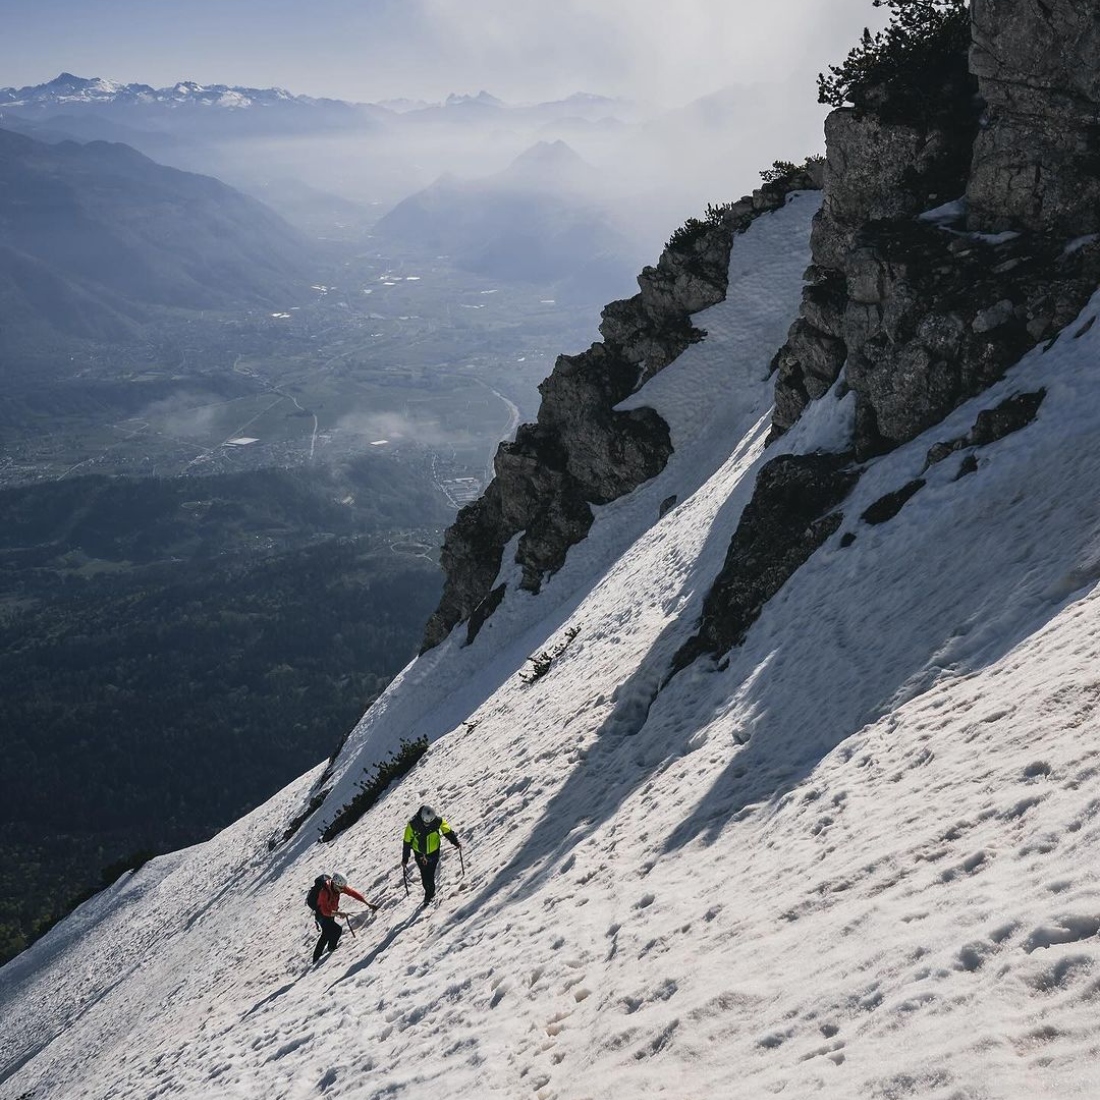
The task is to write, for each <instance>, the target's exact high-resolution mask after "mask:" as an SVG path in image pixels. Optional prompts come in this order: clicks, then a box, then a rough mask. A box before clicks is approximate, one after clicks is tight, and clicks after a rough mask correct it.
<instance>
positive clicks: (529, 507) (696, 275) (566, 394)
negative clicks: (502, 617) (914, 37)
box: [423, 172, 818, 649]
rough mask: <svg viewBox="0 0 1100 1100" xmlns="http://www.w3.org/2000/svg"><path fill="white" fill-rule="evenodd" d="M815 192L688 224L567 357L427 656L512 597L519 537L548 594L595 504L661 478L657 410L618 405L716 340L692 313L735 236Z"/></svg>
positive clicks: (523, 434) (455, 569) (504, 476)
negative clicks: (697, 346) (507, 570)
mask: <svg viewBox="0 0 1100 1100" xmlns="http://www.w3.org/2000/svg"><path fill="white" fill-rule="evenodd" d="M816 186H818V183H817V182H816V181H815V180H814V178H813V176H812V174H810V173H808V172H797V173H792V174H791V175H789V176H788V177H786V178H784V179H783V180H780V181H776V182H774V183H771V184H766V185H765V186H763V187H762V188H761V189H760V190H759V191H756V192H755V193H754V194H753V195H751V196H749V197H747V198H744V199H742V200H741V201H740V202H737V203H733V204H731V205H730V206H729V207H725V208H723V209H722V210H720V211H718V212H717V213H716V214H715V215H714V216H711V217H708V219H707V221H705V222H703V221H695V222H692V223H689V225H688V226H686V227H685V230H683V231H681V232H679V233H678V234H675V235H674V236H673V239H672V241H670V244H669V247H668V248H666V249H665V251H664V253H663V254H662V255H661V258H660V260H659V261H658V263H657V264H656V266H653V267H647V268H645V269H644V270H643V271H642V273H641V275H640V276H639V277H638V287H639V292H638V293H637V294H636V295H634V297H633V298H630V299H627V300H626V301H621V302H613V303H611V305H609V306H607V308H606V309H605V310H604V311H603V315H602V323H601V325H600V334H601V335H602V336H603V341H602V342H601V343H597V344H593V345H592V347H591V348H589V349H588V350H587V351H586V352H583V353H582V354H580V355H562V356H559V357H558V360H557V362H556V363H555V365H554V370H553V372H552V373H551V374H550V376H549V377H548V378H547V379H546V380H545V381H544V382H543V383H542V385H541V386H540V387H539V392H540V393H541V394H542V405H541V407H540V408H539V413H538V419H537V421H536V423H535V424H525V425H522V426H521V427H520V429H519V431H518V432H517V433H516V438H515V440H514V441H512V442H510V443H503V444H501V446H500V448H499V449H498V451H497V455H496V459H495V462H494V473H495V477H494V479H493V481H492V482H491V484H490V485H489V487H488V489H487V490H486V491H485V493H484V495H483V496H482V497H481V498H480V499H479V500H477V501H475V502H474V503H473V504H471V505H468V506H467V507H466V508H464V509H463V510H462V511H461V512H460V513H459V515H458V518H457V519H456V521H455V523H454V524H453V526H452V527H451V528H449V530H448V531H447V535H446V538H445V541H444V546H443V555H442V561H443V568H444V570H445V572H446V581H445V584H444V590H443V597H442V600H441V601H440V605H439V607H438V608H437V609H436V611H435V613H434V614H433V615H432V617H431V619H430V620H429V621H428V624H427V627H426V629H425V635H424V642H423V649H430V648H431V647H432V646H434V645H438V644H439V642H441V641H442V640H443V639H444V638H445V637H446V636H447V635H448V634H449V633H450V632H451V630H452V629H453V628H454V627H455V626H456V625H457V624H458V623H461V622H463V621H468V622H469V627H468V630H467V640H472V638H473V636H474V635H475V634H476V633H477V631H478V630H479V629H481V627H482V625H483V624H484V623H485V621H486V619H487V618H488V617H489V615H491V613H492V611H493V610H494V609H495V607H496V606H497V605H498V604H499V602H500V600H501V599H502V597H503V595H504V591H503V587H502V585H497V586H496V587H494V581H495V580H496V578H497V576H498V574H499V572H500V568H501V565H502V564H503V556H504V548H505V546H506V545H507V544H508V543H509V542H510V541H511V540H512V539H513V538H515V537H516V536H517V535H519V536H520V538H519V540H518V543H517V551H516V556H515V561H516V563H517V564H518V565H519V567H520V577H521V580H520V582H519V583H520V585H521V587H523V588H525V589H527V590H529V591H532V592H537V591H538V590H539V588H540V586H541V585H542V582H543V580H544V579H545V578H546V577H547V576H548V575H549V574H551V573H554V572H555V571H556V570H558V569H560V568H561V566H562V564H563V563H564V561H565V555H566V553H567V551H568V549H569V547H570V546H572V545H574V544H575V543H577V542H579V541H580V540H581V539H583V538H584V537H585V535H586V534H587V533H588V529H589V527H590V526H591V524H592V510H591V507H590V506H591V505H592V504H606V503H608V502H609V501H612V500H615V499H616V498H617V497H620V496H622V495H624V494H625V493H629V492H631V491H632V490H633V489H635V488H637V487H638V486H639V485H641V484H642V483H643V482H644V481H647V480H648V479H650V478H652V477H654V476H656V475H657V474H658V473H660V471H661V470H662V469H663V468H664V466H665V464H666V463H667V461H668V458H669V456H670V455H671V453H672V443H671V440H670V438H669V430H668V425H667V424H665V422H664V421H663V420H662V419H661V418H660V417H659V416H658V415H657V413H656V412H654V411H653V410H652V409H646V408H639V409H632V410H630V411H628V412H618V411H616V410H615V406H616V405H617V404H618V403H619V402H621V401H622V400H624V399H625V398H626V397H629V396H630V395H631V394H632V393H634V392H635V391H636V390H637V389H638V388H639V387H640V386H642V385H643V384H644V383H645V382H646V381H647V380H648V379H649V378H651V377H652V376H653V375H654V374H656V373H657V372H658V371H660V370H662V369H663V368H664V367H666V366H667V365H668V364H669V363H671V362H672V360H673V359H675V358H676V357H677V356H678V355H679V354H680V353H681V352H682V351H684V349H685V348H687V347H688V346H689V345H690V344H691V343H692V342H693V341H696V340H699V339H702V338H703V337H704V336H705V335H706V334H705V333H703V332H701V331H700V330H698V329H696V328H695V327H694V326H693V325H692V322H691V317H692V315H693V314H695V313H697V312H699V311H700V310H702V309H705V308H707V307H708V306H711V305H714V304H716V303H717V302H720V301H722V299H723V298H724V297H725V293H726V284H727V280H728V278H729V258H730V250H731V248H732V247H733V243H734V238H735V236H736V234H737V233H739V232H743V231H744V229H745V228H747V226H748V225H749V224H750V223H751V222H752V221H753V219H754V218H756V217H758V216H759V215H760V214H763V213H765V212H767V211H769V210H774V209H776V208H778V207H780V206H782V205H783V203H784V202H785V201H786V196H787V195H788V194H789V193H790V192H791V191H794V190H802V189H808V188H814V187H816Z"/></svg>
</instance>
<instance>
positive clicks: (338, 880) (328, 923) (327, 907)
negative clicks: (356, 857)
mask: <svg viewBox="0 0 1100 1100" xmlns="http://www.w3.org/2000/svg"><path fill="white" fill-rule="evenodd" d="M341 894H347V895H348V896H349V897H353V898H355V899H356V900H357V901H361V902H362V903H363V904H364V905H366V906H367V907H368V908H369V909H371V910H375V909H377V908H378V906H377V905H375V904H373V902H369V901H367V899H366V898H365V897H363V895H362V894H360V893H359V891H358V890H353V889H352V888H351V887H350V886H349V885H348V880H347V879H346V878H345V877H344V876H343V875H341V874H339V873H337V874H335V875H333V876H332V878H330V879H328V881H326V883H325V885H324V886H322V887H321V890H320V893H318V895H317V923H318V924H319V925H320V926H321V938H320V939H319V940H318V941H317V946H316V947H315V948H314V949H313V961H314V962H317V960H318V959H319V958H320V957H321V955H322V954H323V953H324V950H325V948H326V947H327V948H328V949H329V951H335V950H336V945H337V944H338V943H339V942H340V936H341V935H342V933H343V931H344V930H343V928H341V927H340V925H339V924H337V923H336V918H337V917H342V916H345V915H346V914H344V913H342V912H341V911H340V895H341Z"/></svg>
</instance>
